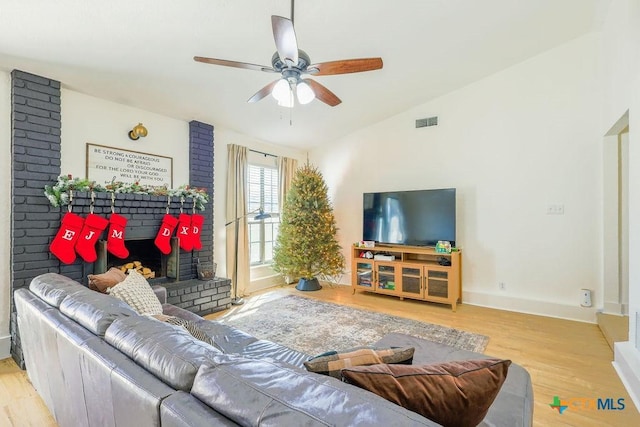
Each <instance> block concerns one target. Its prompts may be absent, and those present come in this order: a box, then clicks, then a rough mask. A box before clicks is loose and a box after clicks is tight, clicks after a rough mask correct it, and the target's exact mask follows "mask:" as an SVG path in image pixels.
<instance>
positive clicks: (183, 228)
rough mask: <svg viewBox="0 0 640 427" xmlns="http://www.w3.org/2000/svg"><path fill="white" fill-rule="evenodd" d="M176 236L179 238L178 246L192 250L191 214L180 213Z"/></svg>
mask: <svg viewBox="0 0 640 427" xmlns="http://www.w3.org/2000/svg"><path fill="white" fill-rule="evenodd" d="M178 238H179V239H180V248H181V249H184V250H185V251H187V252H189V251H192V250H193V242H192V240H191V215H187V214H183V213H181V214H180V216H179V217H178Z"/></svg>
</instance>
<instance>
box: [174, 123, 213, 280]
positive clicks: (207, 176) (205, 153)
mask: <svg viewBox="0 0 640 427" xmlns="http://www.w3.org/2000/svg"><path fill="white" fill-rule="evenodd" d="M213 156H214V152H213V126H211V125H208V124H206V123H201V122H197V121H195V120H194V121H191V122H189V166H190V168H189V184H190V185H193V186H194V187H200V188H206V189H207V192H208V193H209V203H207V205H206V206H205V210H204V211H203V212H200V214H202V215H203V216H204V218H205V220H204V225H203V227H202V250H201V251H200V261H201V262H213V199H214V197H213V192H214V186H213V172H214V170H213ZM181 267H182V266H181Z"/></svg>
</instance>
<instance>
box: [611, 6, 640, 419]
mask: <svg viewBox="0 0 640 427" xmlns="http://www.w3.org/2000/svg"><path fill="white" fill-rule="evenodd" d="M638 46H640V2H638V1H637V0H618V1H615V2H611V4H610V5H609V10H608V16H607V18H606V20H605V24H604V30H603V46H602V48H603V52H604V54H603V65H604V67H603V69H604V73H603V74H604V79H603V84H604V86H605V88H606V90H605V96H604V99H603V118H604V120H603V126H602V133H603V134H604V133H605V132H606V131H607V130H608V129H609V128H610V127H611V126H613V125H614V124H615V123H616V122H617V121H618V120H619V119H620V118H621V117H623V116H624V115H625V112H626V111H627V110H628V112H629V157H628V158H629V171H628V173H629V240H628V242H629V260H630V263H629V264H630V265H629V295H628V298H629V341H628V342H622V343H616V344H615V361H614V366H615V367H616V370H617V371H618V374H619V375H620V377H621V379H622V382H623V383H624V384H625V386H626V387H627V390H628V391H629V394H630V395H631V397H632V399H633V400H634V403H635V405H636V407H640V330H638V319H640V265H639V264H638V263H637V262H634V261H636V260H637V259H638V257H639V256H640V133H639V131H638V129H640V114H639V112H640V51H639V50H638Z"/></svg>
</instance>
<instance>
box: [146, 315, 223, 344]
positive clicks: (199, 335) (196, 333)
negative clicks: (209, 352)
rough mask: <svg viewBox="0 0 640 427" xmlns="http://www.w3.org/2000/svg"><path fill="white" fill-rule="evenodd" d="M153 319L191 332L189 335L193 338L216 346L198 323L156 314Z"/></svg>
mask: <svg viewBox="0 0 640 427" xmlns="http://www.w3.org/2000/svg"><path fill="white" fill-rule="evenodd" d="M153 318H155V319H157V320H159V321H161V322H165V323H169V324H170V325H176V326H181V327H183V328H184V329H186V331H187V332H189V334H191V336H192V337H194V338H195V339H197V340H200V341H203V342H206V343H207V344H210V345H213V346H215V344H214V343H213V337H210V336H209V335H207V334H206V333H205V332H204V331H203V330H202V329H201V328H200V326H198V324H197V323H195V322H193V321H191V320H186V319H183V318H182V317H177V316H167V315H166V314H156V315H154V316H153Z"/></svg>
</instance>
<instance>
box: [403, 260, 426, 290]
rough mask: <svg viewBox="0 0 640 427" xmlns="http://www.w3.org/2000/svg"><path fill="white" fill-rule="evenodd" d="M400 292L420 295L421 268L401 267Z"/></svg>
mask: <svg viewBox="0 0 640 427" xmlns="http://www.w3.org/2000/svg"><path fill="white" fill-rule="evenodd" d="M402 293H403V294H405V295H407V296H421V295H422V268H421V267H420V266H417V267H406V266H405V267H402Z"/></svg>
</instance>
